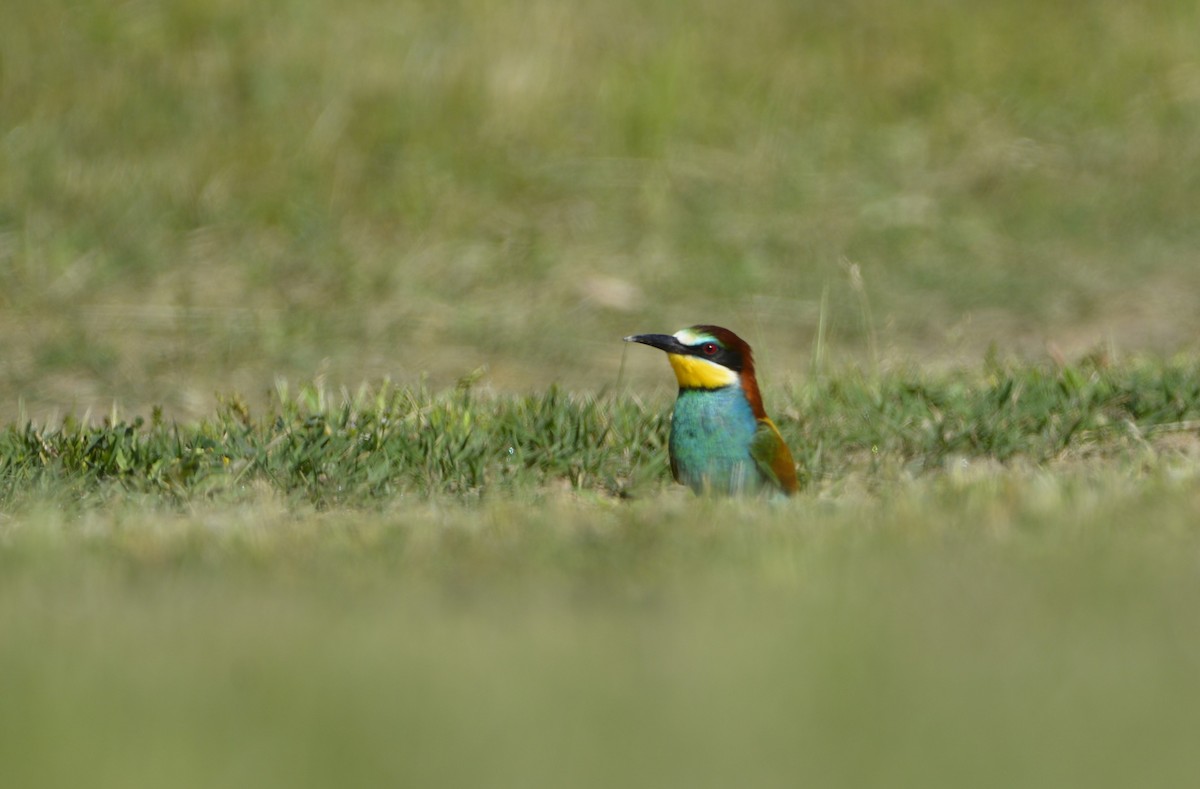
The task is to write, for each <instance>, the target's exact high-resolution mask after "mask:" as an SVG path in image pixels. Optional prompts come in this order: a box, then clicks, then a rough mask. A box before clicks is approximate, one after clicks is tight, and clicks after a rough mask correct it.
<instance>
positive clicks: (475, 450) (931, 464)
mask: <svg viewBox="0 0 1200 789" xmlns="http://www.w3.org/2000/svg"><path fill="white" fill-rule="evenodd" d="M277 386H278V390H277V393H276V398H275V400H274V402H273V403H272V404H271V405H270V406H269V407H268V408H267V409H266V410H265V411H264V412H263V413H262V414H260V415H255V414H254V413H252V411H251V409H250V407H249V406H248V405H247V404H246V403H245V401H243V400H242V399H240V398H236V397H234V398H230V399H228V400H227V401H226V402H225V403H224V404H223V406H222V407H221V409H220V410H219V411H218V412H217V413H216V414H215V415H213V416H212V417H210V418H208V419H204V420H200V421H198V422H195V423H191V424H179V423H175V422H166V421H164V420H163V418H162V415H161V412H160V411H157V410H156V411H155V412H154V413H153V414H152V415H151V420H150V422H149V423H147V422H146V421H145V419H144V418H142V417H137V418H135V419H134V420H133V421H132V422H128V421H124V420H122V419H121V418H120V417H119V415H118V414H114V415H112V416H110V417H109V418H108V419H106V420H105V423H104V424H103V425H94V424H91V423H90V420H88V419H84V420H83V421H77V420H75V419H73V418H72V419H68V420H66V421H64V422H63V423H62V424H60V425H38V424H34V423H32V422H29V423H26V424H24V425H16V424H14V425H10V426H9V427H8V428H7V429H5V430H3V431H0V503H2V502H5V501H7V502H10V503H12V502H16V501H20V500H23V499H26V498H28V497H29V495H30V494H29V491H31V490H33V491H51V492H54V493H56V494H58V495H64V496H68V497H70V498H73V499H79V500H84V499H89V498H95V497H98V498H99V499H100V500H104V499H105V498H106V497H108V496H111V495H116V496H118V497H120V496H121V495H123V494H125V493H137V494H146V495H151V496H159V497H162V498H163V499H164V500H165V501H167V502H174V503H187V502H192V501H196V500H204V499H206V498H209V499H212V498H215V499H226V498H229V497H233V498H236V497H237V496H238V495H239V491H245V490H256V489H257V488H258V487H266V488H269V489H272V490H273V491H275V492H276V493H277V494H279V495H281V496H283V497H285V498H295V499H297V500H303V501H306V502H307V503H309V504H312V505H315V506H318V507H336V506H350V507H359V506H364V505H368V506H369V505H371V504H372V503H373V502H384V503H386V502H387V501H389V500H390V499H392V498H394V497H396V496H417V497H421V498H430V497H434V498H447V499H450V500H463V501H475V500H478V499H481V498H484V497H490V496H497V495H500V496H504V495H510V496H511V495H526V494H537V493H539V492H542V491H545V490H547V489H552V488H555V487H557V486H563V485H565V486H567V487H569V488H570V489H573V490H576V491H579V492H581V493H588V492H590V493H594V494H597V495H602V496H615V497H621V498H628V497H638V496H646V495H650V496H653V495H656V494H657V491H658V489H659V488H661V486H662V484H663V482H664V480H665V477H666V466H665V463H664V456H665V452H666V443H667V442H666V438H667V435H666V434H667V429H668V425H669V420H668V414H669V410H670V405H669V403H668V402H666V401H661V402H654V403H651V404H645V403H643V402H642V401H641V400H638V399H632V398H630V397H628V396H624V395H599V396H596V395H571V394H568V393H565V392H563V391H561V390H559V389H556V388H552V389H550V390H549V391H547V392H546V393H544V394H541V395H527V396H514V395H499V394H496V393H494V392H490V393H489V392H486V391H484V392H477V391H474V390H473V389H472V387H471V384H470V383H469V382H464V383H463V384H462V385H461V386H460V387H458V388H456V389H454V390H448V391H445V392H431V391H429V390H428V389H425V388H407V387H399V388H397V387H395V386H393V385H391V384H390V383H384V384H382V385H381V386H380V387H378V388H377V389H372V388H371V387H368V386H366V385H364V386H363V387H361V388H360V389H359V390H358V391H357V392H356V393H354V394H351V393H350V392H347V391H343V392H342V393H341V394H334V393H331V392H329V391H327V390H326V389H325V388H323V387H322V386H321V385H319V384H312V385H307V386H304V387H302V388H301V389H300V390H299V391H298V392H296V393H295V394H294V395H293V394H291V393H290V391H289V388H288V386H287V384H286V383H285V382H282V381H281V382H280V383H279V384H278V385H277ZM769 394H770V393H769ZM774 394H775V395H776V397H775V398H774V399H773V400H771V406H772V412H773V413H774V414H775V415H776V416H777V419H778V423H779V425H780V429H781V431H782V433H783V436H784V438H785V440H787V441H788V443H789V444H790V445H791V446H793V447H795V450H796V451H795V454H796V456H797V458H798V460H799V462H800V465H801V478H802V480H804V481H806V482H807V484H808V485H809V487H810V488H812V489H813V490H816V491H829V490H837V489H839V487H840V486H844V485H845V484H846V480H847V479H848V478H851V477H857V478H861V479H864V480H865V481H866V482H867V483H868V484H869V485H873V486H874V485H878V484H882V483H883V482H887V481H892V480H894V479H896V478H907V479H911V478H914V477H919V476H921V475H923V474H928V473H935V474H936V473H940V472H943V471H945V470H946V469H947V468H950V467H952V466H954V465H955V464H970V463H971V462H974V461H982V462H986V463H996V462H999V463H1010V462H1013V461H1023V462H1025V463H1029V464H1046V463H1049V462H1052V461H1055V460H1063V459H1074V458H1080V457H1087V456H1109V457H1114V458H1120V459H1122V460H1129V459H1130V458H1135V459H1136V458H1137V457H1138V456H1139V455H1140V454H1142V453H1150V454H1153V453H1154V452H1155V449H1154V446H1153V442H1155V441H1157V440H1159V439H1161V438H1164V437H1167V438H1169V437H1171V436H1173V435H1177V434H1181V435H1184V436H1190V435H1191V434H1192V433H1193V432H1194V430H1195V427H1196V424H1197V420H1200V367H1198V366H1197V365H1196V363H1195V361H1194V360H1191V359H1180V360H1177V361H1173V362H1167V361H1162V360H1152V359H1144V360H1140V361H1139V360H1134V361H1131V362H1126V363H1123V364H1120V365H1113V364H1111V363H1108V362H1106V361H1104V360H1097V359H1089V360H1083V361H1082V362H1080V363H1078V364H1073V365H1065V366H1062V367H1052V366H1022V365H1017V364H1015V363H1008V364H1002V363H999V362H991V363H990V364H989V365H988V366H987V367H986V368H985V369H984V370H982V371H979V372H974V373H973V372H970V371H966V370H960V371H957V372H953V373H940V374H928V373H920V372H918V371H915V370H913V371H906V372H898V373H889V374H886V375H884V376H882V377H875V378H872V377H869V376H864V375H862V374H859V373H854V372H847V373H842V374H839V375H834V376H829V377H824V378H821V379H820V380H818V381H816V382H813V383H811V384H809V385H806V386H804V387H802V388H799V389H795V390H792V391H790V392H782V391H780V392H775V393H774Z"/></svg>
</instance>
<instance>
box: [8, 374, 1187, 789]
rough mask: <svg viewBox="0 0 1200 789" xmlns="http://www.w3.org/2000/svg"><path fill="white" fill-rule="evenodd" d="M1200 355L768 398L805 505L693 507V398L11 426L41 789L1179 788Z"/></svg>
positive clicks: (391, 394)
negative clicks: (407, 787)
mask: <svg viewBox="0 0 1200 789" xmlns="http://www.w3.org/2000/svg"><path fill="white" fill-rule="evenodd" d="M1198 369H1200V367H1197V365H1196V364H1195V363H1194V361H1189V360H1179V361H1175V362H1168V361H1163V360H1151V359H1145V360H1140V361H1129V362H1125V363H1121V364H1103V363H1100V362H1098V361H1096V360H1092V361H1084V362H1081V363H1079V364H1075V365H1070V366H1066V367H1061V368H1056V367H1043V366H1027V365H1019V364H1008V365H1002V364H999V363H991V364H990V365H988V366H986V367H984V368H981V369H979V370H977V371H967V370H960V371H958V372H954V373H939V374H932V373H927V372H925V373H922V372H915V371H913V372H909V373H904V374H899V373H896V374H885V375H883V376H881V377H879V378H869V377H866V376H863V375H860V374H856V373H849V372H848V373H842V374H838V375H832V376H829V377H828V378H825V379H822V380H821V381H820V382H819V383H814V384H812V385H810V386H809V387H806V388H804V389H799V390H794V391H790V392H784V391H775V392H769V393H768V395H770V396H773V397H772V401H773V403H774V404H775V410H776V413H777V414H779V423H780V427H781V429H782V431H783V433H784V435H785V436H786V437H787V438H788V440H789V441H790V442H791V443H792V445H793V447H794V448H795V449H796V450H797V456H798V457H799V458H800V459H801V461H802V464H803V468H804V472H805V473H804V476H805V477H806V479H807V486H806V488H805V490H804V491H803V492H802V493H801V494H800V495H799V496H797V497H796V498H794V499H792V500H789V501H786V502H779V501H765V500H754V499H749V500H741V501H737V500H720V499H706V498H702V497H695V496H693V495H691V494H690V493H689V492H687V491H685V490H684V489H682V488H680V487H678V486H675V485H673V484H671V483H670V482H669V480H668V479H667V475H666V458H665V447H664V443H665V442H664V438H665V429H666V425H667V422H666V420H665V416H664V410H665V409H666V408H667V407H668V406H669V403H668V402H665V401H664V402H661V403H658V402H655V403H643V402H641V401H640V400H636V399H633V398H630V397H628V396H625V395H621V396H617V395H605V396H587V397H584V396H572V395H567V394H565V393H563V392H560V391H557V390H551V391H549V392H547V393H545V394H542V395H537V396H512V395H499V394H496V393H490V394H489V393H487V392H476V391H472V390H471V389H470V388H469V387H468V386H464V387H462V388H459V389H456V390H446V391H441V392H434V391H429V390H424V389H410V388H404V387H400V388H393V387H389V386H383V387H380V388H379V389H378V390H370V389H367V388H364V389H363V390H361V391H360V392H358V393H355V394H351V393H342V394H340V395H337V394H333V393H330V392H328V391H326V390H324V389H322V388H321V387H320V386H317V385H310V386H305V387H302V388H300V389H299V390H298V391H296V392H295V393H291V391H290V390H289V389H288V387H286V386H284V385H283V384H282V383H281V384H280V385H279V387H278V391H277V400H276V401H275V402H274V403H273V405H272V406H271V407H270V408H269V409H268V410H267V411H266V412H264V413H263V414H260V415H256V414H255V413H253V412H252V411H250V410H249V409H248V408H247V407H246V405H245V404H244V403H242V402H239V401H236V400H230V401H229V402H227V403H226V404H225V405H224V406H223V407H222V409H221V410H220V411H219V412H218V413H216V414H214V415H211V416H209V417H207V418H205V419H203V420H200V421H198V422H195V423H184V424H175V423H171V422H166V421H163V420H162V419H161V418H160V417H158V415H153V416H152V418H151V419H150V420H149V421H143V420H140V419H139V420H134V422H132V423H127V422H124V421H121V420H120V419H117V420H116V421H112V420H111V419H110V421H109V423H108V424H104V425H89V424H87V423H82V422H76V421H68V422H67V423H65V424H62V425H57V426H44V425H35V424H28V425H26V426H24V427H22V426H17V425H12V426H10V427H8V428H7V429H6V430H5V431H4V432H3V433H0V483H2V485H3V488H2V490H0V512H2V513H4V514H2V515H0V633H3V638H2V639H0V696H2V697H3V698H4V699H5V703H4V705H0V733H2V734H3V736H2V737H0V759H2V760H3V762H4V764H5V765H6V767H5V771H6V775H7V776H9V777H10V780H13V781H15V782H17V783H19V784H20V785H22V786H39V785H45V786H52V785H64V784H78V783H86V784H88V785H90V786H99V787H103V786H122V787H129V786H160V785H162V784H163V783H170V784H171V785H175V786H184V787H187V786H211V785H214V784H229V783H239V784H252V785H255V786H323V785H328V784H330V783H334V782H338V783H357V784H379V783H395V784H425V783H438V784H447V785H481V784H482V785H489V786H531V785H533V786H561V785H564V784H569V785H573V786H612V785H633V786H656V787H657V786H697V785H699V786H728V785H731V784H746V785H755V786H760V785H766V786H775V785H778V786H785V785H788V786H790V785H795V783H797V782H802V783H814V784H818V785H822V786H897V785H899V786H962V785H964V784H970V785H977V786H997V787H1000V786H1011V785H1013V784H1014V783H1017V784H1020V785H1023V786H1025V785H1028V786H1055V787H1059V786H1083V785H1087V786H1114V787H1116V786H1127V785H1129V784H1130V783H1137V782H1144V783H1148V784H1151V785H1173V784H1176V783H1181V782H1186V780H1187V777H1188V776H1190V775H1192V774H1193V773H1194V771H1195V769H1196V768H1197V767H1198V766H1200V763H1198V762H1197V759H1196V757H1195V756H1194V755H1193V754H1194V748H1192V747H1191V742H1192V739H1193V732H1194V731H1195V728H1196V726H1197V725H1198V724H1200V718H1198V716H1197V714H1196V712H1195V710H1196V708H1197V702H1200V683H1197V681H1196V679H1195V678H1196V676H1197V672H1196V669H1197V664H1198V661H1200V626H1197V620H1196V617H1195V616H1194V615H1193V614H1194V605H1193V601H1194V600H1195V596H1196V594H1197V593H1200V576H1198V575H1197V573H1196V568H1197V560H1198V558H1200V531H1198V529H1197V525H1196V523H1197V521H1196V518H1195V512H1196V507H1197V506H1200V487H1198V486H1197V481H1198V480H1200V443H1198V442H1197V441H1196V438H1195V430H1196V424H1197V420H1196V412H1197V410H1198V409H1200V377H1198V373H1197V370H1198Z"/></svg>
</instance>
